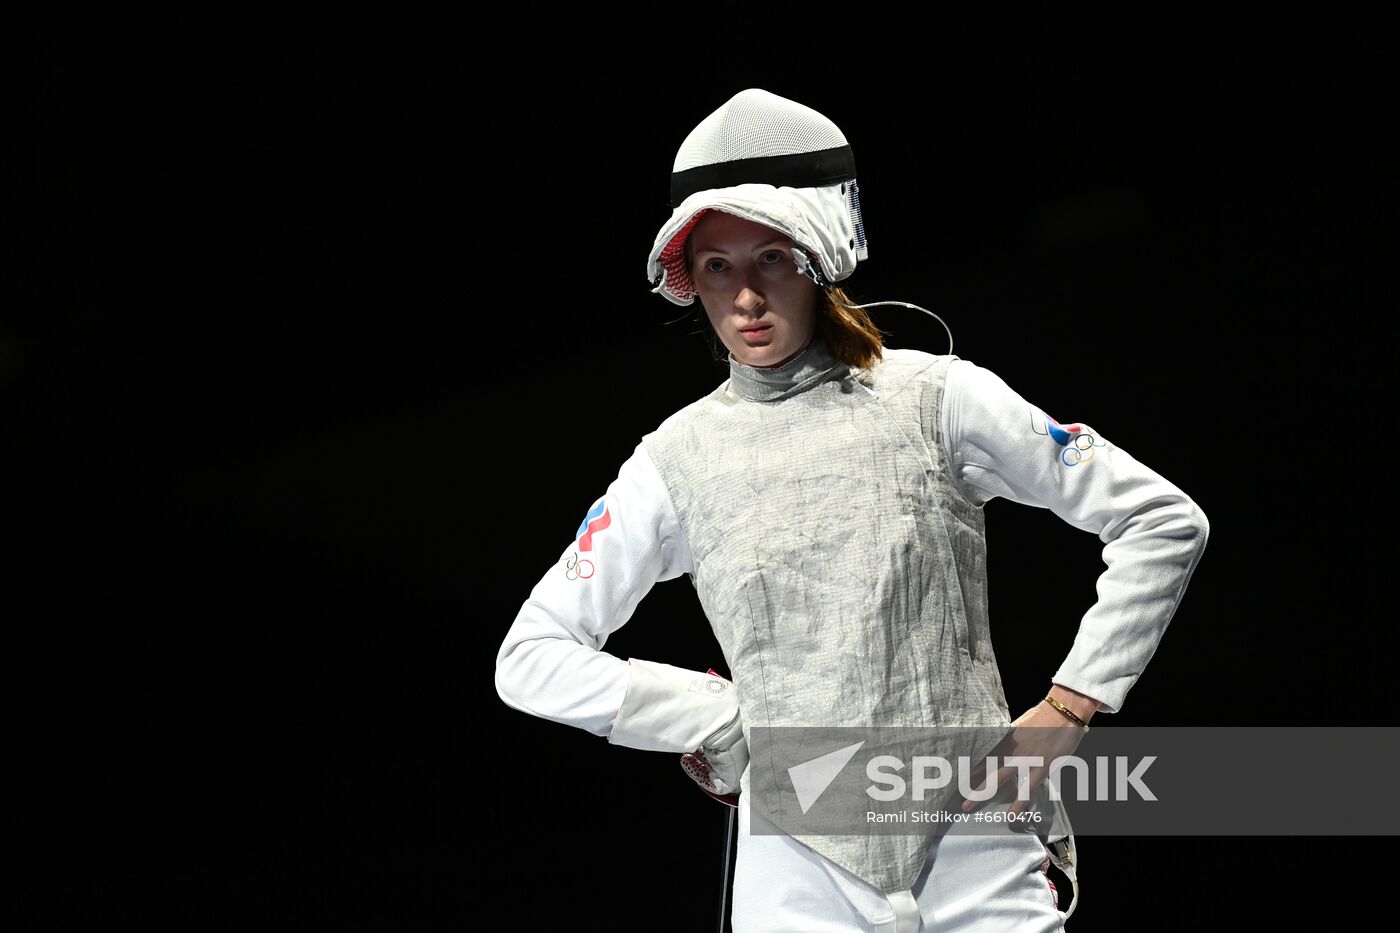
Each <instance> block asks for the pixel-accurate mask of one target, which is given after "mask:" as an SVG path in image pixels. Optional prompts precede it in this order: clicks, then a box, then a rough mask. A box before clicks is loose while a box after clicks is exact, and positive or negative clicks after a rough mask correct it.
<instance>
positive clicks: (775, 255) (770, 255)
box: [763, 250, 783, 266]
mask: <svg viewBox="0 0 1400 933" xmlns="http://www.w3.org/2000/svg"><path fill="white" fill-rule="evenodd" d="M763 258H764V259H766V260H768V264H769V265H770V266H771V265H772V264H773V263H775V262H782V261H783V254H782V253H780V252H778V251H777V250H772V251H770V252H767V253H764V254H763Z"/></svg>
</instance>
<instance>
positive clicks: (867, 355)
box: [817, 285, 885, 369]
mask: <svg viewBox="0 0 1400 933" xmlns="http://www.w3.org/2000/svg"><path fill="white" fill-rule="evenodd" d="M854 304H856V302H855V301H854V300H852V298H851V296H850V295H847V294H846V291H845V289H843V288H841V287H840V286H839V285H828V286H827V287H826V288H824V289H822V294H821V298H820V304H819V305H818V307H817V332H818V333H819V334H821V336H822V338H823V339H824V340H826V345H827V346H828V347H830V348H831V355H832V356H834V357H836V358H837V359H838V360H840V361H841V362H843V363H845V364H847V365H848V366H850V367H851V368H853V369H873V368H874V366H875V364H876V363H878V362H879V361H880V360H882V359H883V358H884V353H883V351H884V349H885V341H884V339H883V336H882V335H881V333H880V328H878V327H876V326H875V322H874V321H872V320H871V319H870V315H869V314H867V313H866V311H865V309H864V308H847V307H843V305H854Z"/></svg>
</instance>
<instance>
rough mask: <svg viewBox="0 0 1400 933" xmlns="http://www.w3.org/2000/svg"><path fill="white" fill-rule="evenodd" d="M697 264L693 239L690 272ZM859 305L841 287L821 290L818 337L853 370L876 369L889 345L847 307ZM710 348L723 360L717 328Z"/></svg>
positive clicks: (687, 261)
mask: <svg viewBox="0 0 1400 933" xmlns="http://www.w3.org/2000/svg"><path fill="white" fill-rule="evenodd" d="M694 262H695V256H694V254H693V253H691V251H690V238H689V237H686V240H685V264H686V267H687V268H690V267H691V265H692V264H693V263H694ZM695 304H697V305H700V307H701V308H702V309H703V307H704V305H703V304H701V302H700V296H699V295H696V296H695ZM855 304H858V302H857V301H855V300H854V299H853V298H851V296H850V295H848V294H846V290H845V289H843V288H841V287H840V286H839V285H828V286H826V287H825V288H823V289H822V290H821V294H820V295H819V296H818V297H817V309H816V312H817V313H816V318H817V321H816V328H817V334H818V335H819V336H821V338H822V339H823V340H825V341H826V345H827V347H828V348H829V349H830V350H831V355H832V356H834V357H836V358H837V359H838V360H840V361H841V362H843V363H845V364H846V365H848V366H850V367H851V368H852V369H872V368H874V366H875V364H876V363H878V362H879V361H880V360H882V359H884V353H883V351H884V349H885V341H884V337H883V335H882V334H881V333H880V328H878V327H876V326H875V322H874V321H872V320H871V319H870V315H869V314H867V313H866V311H865V309H864V308H854V307H845V306H846V305H855ZM700 316H701V317H702V318H703V319H704V320H705V323H706V324H707V325H708V324H709V321H710V316H709V315H708V314H705V313H704V311H703V310H701V312H700ZM710 345H711V347H712V348H713V349H714V353H715V359H723V358H724V354H722V353H721V352H720V341H719V337H718V336H717V335H716V334H715V331H714V328H713V327H711V328H710Z"/></svg>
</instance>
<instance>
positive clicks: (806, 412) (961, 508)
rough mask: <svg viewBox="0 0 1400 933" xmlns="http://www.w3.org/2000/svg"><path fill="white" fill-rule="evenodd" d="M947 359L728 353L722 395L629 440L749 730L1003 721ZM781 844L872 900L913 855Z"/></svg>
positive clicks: (904, 885)
mask: <svg viewBox="0 0 1400 933" xmlns="http://www.w3.org/2000/svg"><path fill="white" fill-rule="evenodd" d="M956 358H957V357H955V356H952V355H947V356H933V355H931V354H928V353H923V352H920V351H916V350H886V351H885V357H884V359H883V360H882V361H881V362H878V363H876V364H875V366H874V367H873V368H872V369H870V370H862V369H855V370H852V369H851V368H850V367H848V366H847V365H846V364H844V363H842V362H840V361H838V360H837V359H835V358H834V357H833V356H832V354H831V352H830V350H829V348H828V347H827V345H826V344H825V343H824V342H823V341H822V338H821V337H820V335H818V336H816V337H815V338H814V339H813V341H812V343H811V344H809V345H808V347H807V348H806V349H805V350H804V351H803V352H802V353H801V354H799V355H798V356H797V357H795V358H794V359H793V360H790V361H789V362H788V363H786V364H784V365H783V366H781V367H777V368H772V369H759V368H754V367H750V366H746V365H743V364H741V363H738V362H737V361H735V360H734V359H733V357H732V356H731V357H730V379H729V380H728V381H726V382H724V383H723V384H721V385H720V386H719V387H718V388H716V389H715V390H714V391H713V392H711V393H710V394H709V395H707V396H705V397H704V398H701V399H699V400H698V401H696V402H694V403H692V404H691V405H688V406H687V407H685V408H683V409H682V410H680V411H678V412H676V413H675V414H674V415H672V416H671V417H670V418H668V419H666V421H664V422H663V423H662V424H661V425H660V426H659V427H658V428H657V429H656V430H655V431H654V432H652V433H650V434H648V435H646V437H645V438H643V443H644V444H645V445H646V449H647V452H648V454H650V456H651V458H652V460H653V461H654V462H655V464H656V467H657V469H658V470H659V471H660V474H661V478H662V480H663V481H664V482H665V484H666V487H667V489H668V490H669V491H670V494H671V498H672V501H673V503H674V505H675V508H676V513H677V516H678V518H679V521H680V527H681V529H682V530H683V532H684V533H685V536H686V540H687V542H688V544H689V547H690V552H691V555H692V557H693V559H694V573H693V574H692V577H691V579H692V582H693V583H694V585H695V588H696V591H697V592H698V594H699V597H700V603H701V605H702V607H703V609H704V612H705V615H706V616H707V617H708V618H709V620H710V624H711V625H712V626H713V628H714V632H715V636H716V638H717V639H718V641H719V644H720V647H721V650H722V651H723V652H724V656H725V660H726V662H727V663H728V665H729V669H730V672H731V673H732V675H733V680H734V684H735V687H736V689H737V690H738V697H739V704H740V709H741V711H742V715H743V718H744V724H745V727H746V730H747V729H751V728H752V727H754V726H871V725H878V726H932V725H938V726H945V725H946V726H974V725H977V726H990V725H996V726H1000V725H1006V724H1009V723H1010V713H1009V711H1008V709H1007V704H1006V697H1005V694H1004V693H1003V691H1002V685H1001V676H1000V674H999V672H998V670H997V663H996V659H995V657H994V656H993V654H992V644H991V632H990V629H989V627H988V620H987V586H986V572H985V568H986V545H985V538H984V524H983V513H982V509H981V508H979V507H978V506H976V505H974V504H972V503H971V502H969V501H968V500H967V499H966V498H965V497H964V496H963V495H962V493H960V492H959V491H958V489H957V488H956V487H955V486H954V484H953V480H952V477H951V475H950V473H949V465H948V464H947V463H946V462H945V458H944V456H943V453H942V450H943V447H942V443H941V440H942V439H941V438H940V436H939V435H940V432H941V430H942V427H941V425H942V419H941V412H942V406H943V386H944V378H945V376H946V374H947V371H948V365H949V363H950V362H951V361H952V360H954V359H956ZM741 787H742V790H743V793H746V794H747V793H748V792H749V773H748V772H747V771H746V772H745V774H744V778H743V781H742V783H741ZM798 838H799V839H800V840H801V841H802V842H803V843H804V844H806V845H808V846H810V847H811V848H812V849H814V850H815V851H817V852H819V853H821V854H822V855H824V856H826V857H827V858H829V859H830V860H831V861H833V862H835V863H836V864H838V865H841V866H842V867H844V868H846V869H847V870H849V871H851V872H852V873H853V874H855V875H857V876H858V877H861V878H863V879H865V880H866V881H868V882H870V883H871V884H873V885H875V886H876V887H878V888H881V889H882V890H885V891H896V890H904V889H908V888H910V887H911V886H912V885H913V883H914V882H915V881H916V880H917V878H918V875H919V873H920V871H921V870H922V868H923V865H924V862H925V860H926V857H927V846H928V841H927V840H922V841H920V840H919V839H918V838H916V837H910V836H896V835H866V836H834V835H833V836H800V837H798Z"/></svg>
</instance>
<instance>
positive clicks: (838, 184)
mask: <svg viewBox="0 0 1400 933" xmlns="http://www.w3.org/2000/svg"><path fill="white" fill-rule="evenodd" d="M671 207H672V210H673V212H672V214H671V219H670V220H668V221H667V222H666V224H665V226H663V227H662V228H661V232H660V233H658V234H657V236H656V242H655V243H654V244H653V246H652V248H651V254H650V255H649V256H648V257H647V280H648V281H650V282H652V283H653V284H654V285H655V287H654V288H653V289H652V291H653V292H659V293H660V294H661V295H662V297H664V298H666V299H667V300H668V301H670V302H672V303H673V304H677V305H682V306H685V305H690V304H692V303H693V302H694V300H695V283H694V282H693V281H692V280H691V277H690V271H689V270H688V269H687V268H686V262H685V241H686V238H687V237H688V236H689V235H690V231H691V230H692V228H694V226H695V224H696V223H697V222H698V221H699V220H700V218H701V217H703V216H704V215H705V213H706V212H707V211H712V210H722V211H725V212H726V213H730V214H736V215H738V216H740V217H743V218H745V219H746V220H751V221H753V222H755V223H760V224H763V225H765V226H768V227H772V228H773V229H775V230H777V231H778V232H780V233H782V234H783V235H785V236H787V237H789V238H790V239H791V240H792V242H793V259H794V260H795V261H796V263H797V268H798V270H799V271H801V272H802V273H803V274H804V275H806V276H808V277H809V278H811V279H812V281H814V282H816V283H817V285H819V286H827V285H834V284H835V283H837V282H840V281H842V280H843V279H845V278H847V277H848V276H850V274H851V273H852V272H854V271H855V268H856V263H857V262H858V261H859V260H862V259H865V258H866V257H867V256H868V254H869V250H868V249H867V247H866V243H865V225H864V223H863V222H862V220H861V215H860V196H859V192H858V189H857V187H856V163H855V156H854V155H853V154H852V152H851V145H850V143H848V142H847V141H846V137H845V135H844V134H842V132H841V130H840V129H838V128H837V126H836V124H835V123H833V122H831V121H830V120H828V119H827V118H826V117H824V116H822V115H821V114H820V113H817V111H815V110H813V109H812V108H810V107H805V106H803V105H802V104H799V103H796V102H795V101H791V100H788V99H786V98H783V97H779V96H778V95H776V94H772V93H769V92H768V91H764V90H760V89H758V88H749V89H748V90H745V91H740V92H739V93H738V94H735V95H734V96H733V97H731V98H730V99H729V100H728V101H726V102H725V103H724V105H723V106H721V107H720V108H719V109H718V110H716V111H715V112H714V113H712V114H710V115H709V116H708V117H706V118H705V119H704V120H701V121H700V124H699V125H698V126H697V127H695V129H693V130H691V131H690V135H689V136H687V137H686V138H685V142H683V143H681V148H680V150H679V151H678V152H677V153H676V161H675V164H674V165H673V166H672V169H671Z"/></svg>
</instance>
